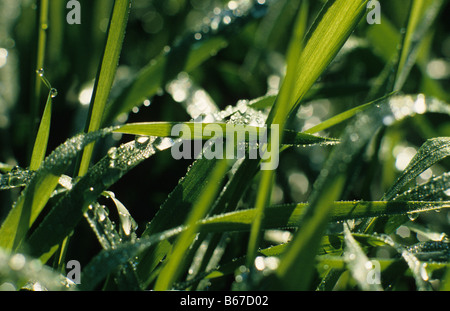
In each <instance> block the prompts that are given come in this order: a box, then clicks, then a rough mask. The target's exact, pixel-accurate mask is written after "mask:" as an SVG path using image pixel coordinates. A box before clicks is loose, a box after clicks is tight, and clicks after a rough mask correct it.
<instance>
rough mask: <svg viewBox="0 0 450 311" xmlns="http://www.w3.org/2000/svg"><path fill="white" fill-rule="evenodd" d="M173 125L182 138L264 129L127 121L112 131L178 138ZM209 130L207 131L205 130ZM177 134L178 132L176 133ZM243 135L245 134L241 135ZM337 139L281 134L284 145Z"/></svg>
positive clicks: (253, 131)
mask: <svg viewBox="0 0 450 311" xmlns="http://www.w3.org/2000/svg"><path fill="white" fill-rule="evenodd" d="M175 125H183V127H184V128H186V132H187V133H184V132H182V133H183V135H182V137H183V138H184V139H203V140H207V139H211V138H214V137H222V135H227V132H228V131H227V126H228V128H231V129H232V130H233V131H234V132H235V133H236V134H237V135H238V137H240V136H241V137H245V138H246V139H248V132H252V133H256V134H257V135H259V134H262V133H263V132H262V131H264V130H265V128H263V127H257V126H250V125H245V126H233V125H227V124H226V123H198V122H178V123H176V122H144V123H128V124H124V125H121V126H119V127H117V128H116V129H115V130H114V132H116V133H123V134H132V135H144V136H159V137H172V138H180V137H181V136H179V135H173V134H172V129H173V127H174V126H175ZM214 128H220V129H221V130H222V131H221V133H220V132H214V130H212V132H213V133H214V134H210V135H206V134H204V133H205V129H214ZM206 132H209V131H206ZM178 134H179V133H178ZM242 135H245V136H242ZM337 142H338V141H337V140H336V139H333V138H326V137H319V136H314V135H312V134H307V133H302V132H295V131H292V130H285V132H284V135H283V141H282V144H284V145H293V146H298V145H314V144H326V143H330V144H334V143H337Z"/></svg>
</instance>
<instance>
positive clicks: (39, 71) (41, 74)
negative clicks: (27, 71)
mask: <svg viewBox="0 0 450 311" xmlns="http://www.w3.org/2000/svg"><path fill="white" fill-rule="evenodd" d="M36 73H37V74H38V75H39V76H40V77H42V76H43V75H44V68H41V69H39V70H36Z"/></svg>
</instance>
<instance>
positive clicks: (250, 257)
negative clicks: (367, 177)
mask: <svg viewBox="0 0 450 311" xmlns="http://www.w3.org/2000/svg"><path fill="white" fill-rule="evenodd" d="M308 9H309V6H308V2H306V1H302V2H301V5H300V7H299V12H298V14H297V17H296V21H295V25H294V33H293V37H292V39H291V42H290V46H289V49H288V55H287V66H288V69H287V70H288V71H287V73H286V78H285V81H284V82H283V85H282V87H281V90H280V93H279V94H278V96H277V100H276V102H275V104H274V106H272V109H271V111H270V114H269V116H268V119H267V124H269V125H273V124H274V125H276V126H278V129H279V133H278V137H277V140H276V141H272V135H270V139H269V140H268V142H267V150H272V148H273V147H274V146H277V147H278V146H279V144H280V142H281V141H282V140H283V139H284V135H283V133H284V129H285V124H286V120H287V116H288V113H289V104H290V103H291V102H292V101H293V94H294V88H295V86H294V80H295V76H296V73H297V60H298V58H299V57H300V55H301V51H302V49H303V37H304V35H305V32H306V25H307V20H308ZM272 116H273V120H272ZM269 133H270V132H269V129H268V135H269ZM274 169H275V168H274ZM274 169H271V170H265V171H263V172H261V179H260V182H259V185H258V194H257V197H256V202H255V209H256V211H257V213H256V214H255V218H254V220H253V223H252V228H251V230H250V237H249V243H248V249H247V266H249V267H250V266H251V265H252V264H253V261H254V259H255V256H256V252H257V249H258V245H259V239H260V235H261V226H262V223H263V221H264V210H265V208H266V206H267V205H268V204H269V201H270V194H271V192H272V186H273V181H274V176H275V173H274Z"/></svg>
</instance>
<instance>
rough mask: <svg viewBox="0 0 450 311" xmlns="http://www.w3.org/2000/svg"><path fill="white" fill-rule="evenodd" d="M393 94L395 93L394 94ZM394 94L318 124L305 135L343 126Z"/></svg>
mask: <svg viewBox="0 0 450 311" xmlns="http://www.w3.org/2000/svg"><path fill="white" fill-rule="evenodd" d="M392 94H393V93H392ZM392 94H389V95H387V96H384V97H382V98H380V99H377V100H374V101H372V102H370V103H367V104H363V105H360V106H358V107H355V108H352V109H349V110H347V111H344V112H342V113H340V114H338V115H336V116H334V117H331V118H330V119H328V120H326V121H323V122H321V123H319V124H317V125H316V126H313V127H311V128H310V129H308V130H306V131H304V133H307V134H314V133H318V132H320V131H324V130H326V129H329V128H330V127H332V126H335V125H337V124H341V123H342V122H344V121H347V120H349V119H350V118H352V117H354V116H355V115H357V114H358V113H360V112H362V111H364V110H366V109H367V108H369V107H371V106H373V105H377V104H378V103H380V102H382V101H383V100H385V99H386V98H388V97H389V96H391V95H392Z"/></svg>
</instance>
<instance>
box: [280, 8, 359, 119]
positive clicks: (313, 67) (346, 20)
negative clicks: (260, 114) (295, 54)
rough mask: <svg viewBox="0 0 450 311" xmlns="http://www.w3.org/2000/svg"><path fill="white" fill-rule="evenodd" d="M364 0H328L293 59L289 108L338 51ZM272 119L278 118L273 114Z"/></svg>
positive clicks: (353, 26) (295, 104)
mask: <svg viewBox="0 0 450 311" xmlns="http://www.w3.org/2000/svg"><path fill="white" fill-rule="evenodd" d="M366 3H367V1H363V0H360V1H349V0H337V1H328V2H327V4H326V5H325V6H324V8H323V9H322V11H321V13H320V15H319V17H318V18H317V19H316V22H315V23H314V25H313V26H312V28H311V30H310V32H309V33H308V37H307V41H306V44H305V47H304V49H303V50H302V53H301V56H300V59H299V60H298V63H297V78H296V82H295V89H294V94H295V95H294V96H293V98H294V100H295V101H294V102H291V103H290V109H289V112H291V111H293V110H294V109H295V108H296V107H297V105H298V104H299V103H300V101H301V100H302V98H303V97H304V96H305V95H306V93H307V92H308V91H309V89H310V88H311V86H312V85H313V84H314V82H315V81H316V80H317V79H318V78H319V76H320V75H321V74H322V73H323V71H324V70H325V69H326V68H327V66H328V65H329V64H330V62H331V61H332V60H333V59H334V57H335V56H336V54H337V53H338V52H339V50H340V49H341V47H342V46H343V44H344V43H345V41H346V40H347V38H348V37H349V36H350V34H351V33H352V31H353V30H354V29H355V27H356V25H357V23H358V22H359V21H360V19H361V17H362V15H363V13H364V12H365V11H366ZM275 120H278V119H277V118H275Z"/></svg>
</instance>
